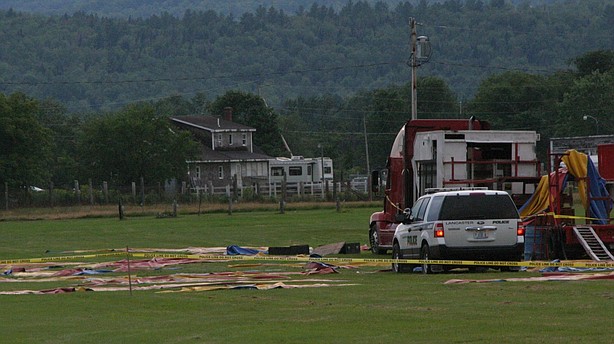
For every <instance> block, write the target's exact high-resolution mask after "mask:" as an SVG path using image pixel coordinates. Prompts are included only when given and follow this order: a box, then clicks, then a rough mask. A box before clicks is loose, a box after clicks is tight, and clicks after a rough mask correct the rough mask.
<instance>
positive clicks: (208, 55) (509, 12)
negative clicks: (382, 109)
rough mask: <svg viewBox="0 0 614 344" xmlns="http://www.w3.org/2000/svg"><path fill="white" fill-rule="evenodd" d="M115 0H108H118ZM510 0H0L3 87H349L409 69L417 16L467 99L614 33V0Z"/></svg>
mask: <svg viewBox="0 0 614 344" xmlns="http://www.w3.org/2000/svg"><path fill="white" fill-rule="evenodd" d="M112 4H115V5H117V2H109V3H108V4H107V6H108V5H112ZM531 4H532V3H531V2H521V3H520V4H517V5H513V4H512V3H510V2H508V1H503V0H491V1H481V0H467V1H457V0H448V1H437V2H430V1H413V2H409V1H399V2H396V3H395V4H389V3H387V2H373V1H370V2H367V1H348V2H346V3H345V4H344V5H343V6H335V7H333V5H322V4H318V3H313V4H312V5H311V6H309V7H305V8H299V10H297V11H296V12H295V13H288V12H285V11H284V10H282V9H280V8H277V7H264V6H259V7H257V8H256V9H255V10H254V11H250V12H243V13H241V15H240V16H236V17H235V16H233V15H231V14H227V13H222V12H217V11H214V10H202V11H199V10H186V11H185V12H184V13H182V15H181V16H177V15H173V14H170V13H169V12H163V9H161V11H160V12H159V13H158V14H154V15H151V16H148V17H135V18H131V17H128V18H114V17H105V16H99V15H95V14H90V13H85V12H76V13H72V14H65V15H56V16H42V15H35V14H26V13H20V12H17V11H15V10H4V11H0V38H1V41H2V49H0V92H4V93H6V94H10V93H13V92H17V91H20V92H23V93H25V94H28V95H31V96H33V97H36V98H37V99H44V98H52V99H56V100H58V101H59V102H61V103H62V104H63V105H64V106H66V107H67V109H68V111H70V112H77V113H88V112H96V111H110V110H117V109H119V108H121V107H123V106H124V105H127V104H130V103H134V102H136V101H139V100H148V99H160V98H164V97H167V96H170V95H174V94H178V95H182V96H184V97H188V98H189V97H193V96H194V95H196V94H199V93H202V94H205V96H206V98H207V99H209V100H212V99H214V98H215V97H217V96H219V95H222V94H224V93H225V92H226V91H228V90H237V89H238V90H241V91H243V92H247V93H255V94H260V95H261V96H263V97H264V98H265V99H266V100H267V102H268V103H269V104H270V105H271V106H273V107H276V108H277V107H279V106H281V105H282V104H284V102H285V101H286V100H289V99H294V98H297V97H299V96H319V95H321V94H331V95H333V96H339V97H347V96H352V95H355V94H357V93H359V92H362V91H369V90H376V89H382V88H384V87H387V86H388V85H403V84H405V83H406V82H407V81H408V80H409V78H410V70H409V68H408V67H407V65H406V62H407V60H408V59H409V56H410V49H409V44H408V42H409V27H408V21H409V18H410V17H415V18H417V19H418V21H419V23H420V24H421V25H420V26H419V27H418V33H419V34H420V35H427V36H429V38H430V40H431V42H432V45H433V51H434V55H433V58H432V59H431V62H429V63H427V64H424V65H423V66H421V67H420V71H419V74H420V75H426V76H433V77H439V78H442V79H444V80H445V81H446V83H447V84H448V85H449V86H450V88H451V89H452V90H453V92H454V93H455V94H457V95H458V96H459V98H460V100H461V101H463V102H466V101H467V100H468V99H470V98H472V97H473V96H474V95H475V92H476V90H477V87H478V86H479V84H480V82H481V81H482V80H484V79H485V78H486V77H488V76H490V75H492V74H495V73H500V72H501V71H502V70H501V68H505V69H507V70H521V71H526V72H529V73H532V74H542V75H545V74H550V73H553V72H554V71H556V70H560V69H565V68H567V67H568V66H569V60H570V59H572V58H573V57H575V56H580V55H582V54H584V53H586V52H588V51H593V50H600V49H610V48H611V47H612V46H614V35H613V34H612V27H614V19H613V17H612V16H611V15H609V14H611V13H612V12H613V11H614V5H612V4H610V3H608V2H607V1H602V0H586V1H553V2H544V3H543V4H541V5H536V6H532V5H531Z"/></svg>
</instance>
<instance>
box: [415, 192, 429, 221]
mask: <svg viewBox="0 0 614 344" xmlns="http://www.w3.org/2000/svg"><path fill="white" fill-rule="evenodd" d="M430 200H431V199H430V198H424V199H423V201H422V204H421V205H420V209H418V214H417V215H416V217H415V218H414V221H424V213H426V207H427V206H428V205H429V201H430Z"/></svg>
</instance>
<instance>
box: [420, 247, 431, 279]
mask: <svg viewBox="0 0 614 344" xmlns="http://www.w3.org/2000/svg"><path fill="white" fill-rule="evenodd" d="M430 252H431V249H430V248H429V245H428V244H424V245H422V248H421V249H420V259H422V260H429V259H430V258H429V257H430ZM422 273H423V274H432V273H433V269H432V268H431V265H430V264H422Z"/></svg>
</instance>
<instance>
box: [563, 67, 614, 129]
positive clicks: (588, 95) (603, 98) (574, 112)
mask: <svg viewBox="0 0 614 344" xmlns="http://www.w3.org/2000/svg"><path fill="white" fill-rule="evenodd" d="M613 95H614V69H611V70H609V71H608V72H606V73H594V74H590V75H587V76H585V77H582V78H580V79H578V80H576V81H575V82H574V83H573V85H572V86H571V87H570V88H569V90H568V91H567V92H566V93H565V97H564V99H563V101H562V102H561V103H560V107H559V112H560V115H559V116H558V120H557V126H556V127H557V132H556V134H557V135H559V136H582V135H597V134H599V135H606V134H607V135H612V134H614V118H612V113H614V97H613ZM585 116H586V117H585ZM585 118H586V119H585Z"/></svg>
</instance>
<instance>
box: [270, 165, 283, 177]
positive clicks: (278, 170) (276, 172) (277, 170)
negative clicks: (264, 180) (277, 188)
mask: <svg viewBox="0 0 614 344" xmlns="http://www.w3.org/2000/svg"><path fill="white" fill-rule="evenodd" d="M271 175H272V176H273V177H281V176H283V175H284V168H283V167H271Z"/></svg>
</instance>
